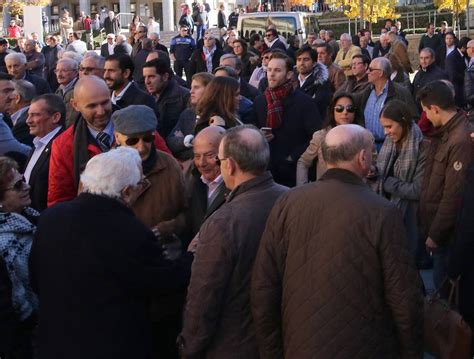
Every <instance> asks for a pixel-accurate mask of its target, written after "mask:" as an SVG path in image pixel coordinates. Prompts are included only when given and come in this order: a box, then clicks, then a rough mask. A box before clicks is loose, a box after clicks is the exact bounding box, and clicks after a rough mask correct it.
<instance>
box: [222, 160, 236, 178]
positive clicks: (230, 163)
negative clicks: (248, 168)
mask: <svg viewBox="0 0 474 359" xmlns="http://www.w3.org/2000/svg"><path fill="white" fill-rule="evenodd" d="M225 162H227V166H228V171H229V174H230V175H231V176H233V175H235V173H236V172H237V169H238V166H237V163H235V161H234V160H233V159H232V158H228V159H227V161H225Z"/></svg>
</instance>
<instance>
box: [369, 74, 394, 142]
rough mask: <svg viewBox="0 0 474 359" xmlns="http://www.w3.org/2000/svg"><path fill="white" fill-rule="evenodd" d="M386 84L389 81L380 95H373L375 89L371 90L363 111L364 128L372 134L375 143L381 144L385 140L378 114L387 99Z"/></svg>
mask: <svg viewBox="0 0 474 359" xmlns="http://www.w3.org/2000/svg"><path fill="white" fill-rule="evenodd" d="M388 84H389V81H387V82H386V84H385V86H384V88H383V90H382V93H381V94H380V95H378V96H377V95H376V93H375V88H373V89H372V91H371V92H370V96H369V99H368V100H367V103H366V105H365V109H364V119H365V128H366V129H368V130H369V131H370V132H372V134H373V135H374V137H375V141H376V142H383V140H384V139H385V134H384V131H383V127H382V125H381V124H380V113H381V112H382V107H383V105H384V103H385V100H386V99H387V93H388Z"/></svg>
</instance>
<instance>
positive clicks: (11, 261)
mask: <svg viewBox="0 0 474 359" xmlns="http://www.w3.org/2000/svg"><path fill="white" fill-rule="evenodd" d="M38 217H39V213H38V212H36V211H35V210H34V209H33V208H29V207H27V208H25V210H24V213H22V214H18V213H7V212H0V255H1V256H2V257H3V260H4V261H5V265H6V268H7V270H8V275H9V277H10V281H11V283H12V303H13V307H14V308H15V310H16V312H17V313H18V315H19V317H20V320H25V319H26V318H28V317H29V316H30V315H31V314H32V313H33V311H34V310H36V309H37V307H38V302H37V298H36V295H35V294H34V293H33V291H32V290H31V287H30V285H29V271H28V257H29V255H30V249H31V245H32V243H33V234H34V233H35V231H36V227H35V226H34V225H33V224H32V223H31V222H30V221H29V220H28V218H32V219H37V218H38Z"/></svg>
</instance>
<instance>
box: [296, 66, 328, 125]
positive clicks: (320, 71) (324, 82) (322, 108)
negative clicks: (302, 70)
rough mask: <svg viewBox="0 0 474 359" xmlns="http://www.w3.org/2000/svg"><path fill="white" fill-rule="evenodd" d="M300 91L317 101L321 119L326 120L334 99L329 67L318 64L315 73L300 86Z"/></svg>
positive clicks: (314, 67) (314, 68)
mask: <svg viewBox="0 0 474 359" xmlns="http://www.w3.org/2000/svg"><path fill="white" fill-rule="evenodd" d="M300 90H301V91H303V92H304V93H305V94H307V95H308V96H311V97H312V98H313V99H314V100H315V102H316V104H317V106H318V109H319V112H320V114H321V118H324V117H325V116H326V111H327V108H328V106H329V102H330V101H331V97H332V92H331V86H330V82H329V71H328V69H327V67H326V66H325V65H323V64H321V63H319V62H316V63H315V64H314V66H313V72H312V73H311V75H309V76H308V77H307V78H306V80H305V82H304V83H303V86H300Z"/></svg>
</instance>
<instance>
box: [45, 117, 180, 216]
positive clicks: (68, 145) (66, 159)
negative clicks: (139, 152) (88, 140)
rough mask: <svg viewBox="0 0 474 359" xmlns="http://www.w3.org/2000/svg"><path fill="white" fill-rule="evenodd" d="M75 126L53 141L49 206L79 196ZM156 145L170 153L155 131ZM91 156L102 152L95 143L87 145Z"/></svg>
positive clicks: (49, 179)
mask: <svg viewBox="0 0 474 359" xmlns="http://www.w3.org/2000/svg"><path fill="white" fill-rule="evenodd" d="M73 143H74V126H71V127H69V128H68V129H67V130H66V131H64V132H63V133H62V134H61V135H59V136H58V137H57V138H56V139H55V140H54V142H53V145H52V147H51V159H50V165H49V178H48V207H50V206H52V205H54V204H56V203H58V202H65V201H70V200H71V199H73V198H75V197H76V196H77V190H78V188H77V185H76V181H75V179H74V158H73V157H74V150H73ZM155 146H156V148H157V149H159V150H160V151H163V152H166V153H169V154H170V155H171V151H170V150H169V148H168V147H167V146H166V143H165V141H164V140H163V138H162V137H161V136H160V135H159V134H158V132H156V131H155ZM87 149H88V152H89V158H92V157H94V156H95V155H98V154H99V153H102V150H101V149H100V147H98V146H97V145H95V144H89V145H88V146H87Z"/></svg>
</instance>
